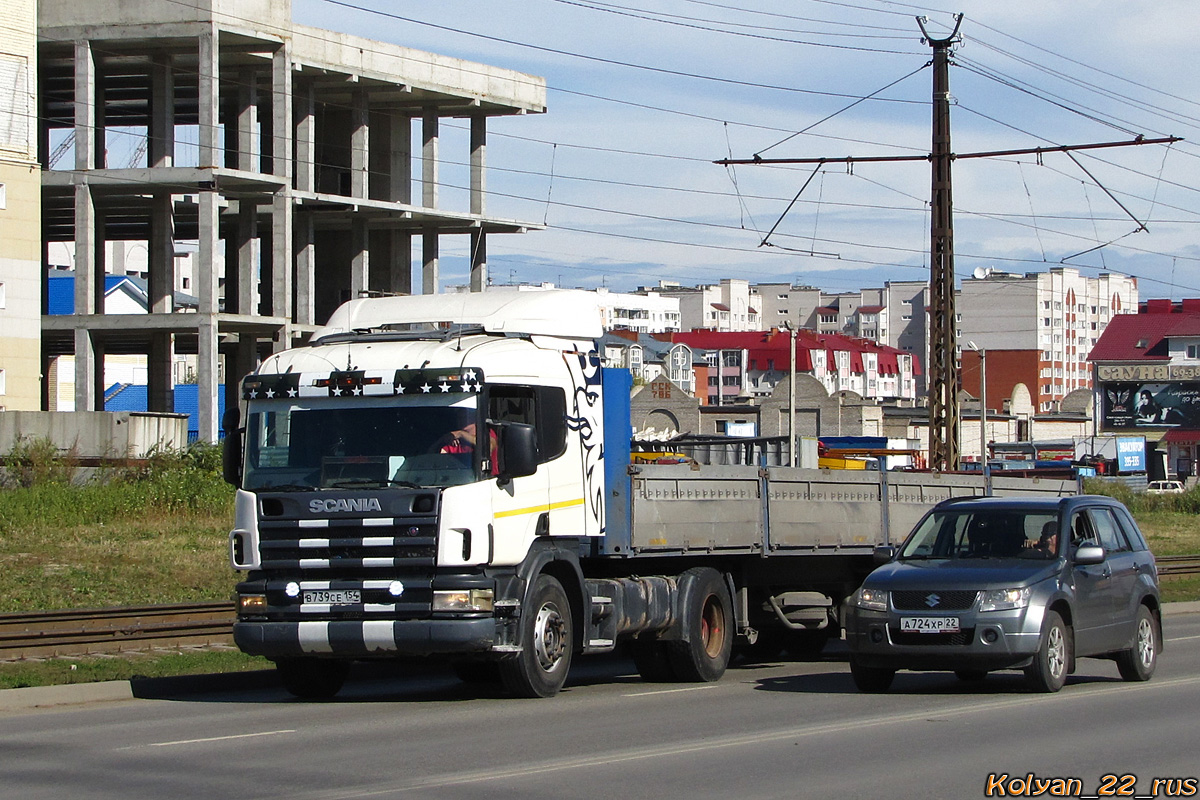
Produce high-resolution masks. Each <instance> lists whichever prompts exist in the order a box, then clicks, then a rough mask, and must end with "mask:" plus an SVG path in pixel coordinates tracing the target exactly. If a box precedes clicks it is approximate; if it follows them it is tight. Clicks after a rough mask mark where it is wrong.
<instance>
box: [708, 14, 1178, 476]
mask: <svg viewBox="0 0 1200 800" xmlns="http://www.w3.org/2000/svg"><path fill="white" fill-rule="evenodd" d="M962 19H963V16H962V14H956V15H955V16H954V31H953V32H952V33H951V34H950V35H949V36H947V37H946V38H944V39H934V38H932V37H930V36H929V33H928V32H927V31H926V30H925V20H924V18H923V17H918V18H917V24H918V25H919V26H920V27H921V34H922V35H923V36H924V41H925V43H926V44H928V45H929V46H930V47H932V48H933V60H932V61H931V62H930V64H931V66H932V67H933V150H932V152H930V153H929V154H928V155H920V156H915V155H914V156H839V157H833V158H825V157H815V158H763V157H762V156H761V155H757V154H756V155H755V156H754V157H752V158H722V159H719V160H717V161H714V162H713V163H714V164H720V165H721V166H726V167H728V166H735V165H747V166H771V165H780V164H815V165H817V168H818V169H820V168H821V167H824V166H825V165H829V164H848V165H853V164H856V163H858V164H870V163H875V164H880V163H891V162H901V161H929V162H930V164H931V165H932V190H933V196H932V197H931V198H930V205H931V209H932V214H931V217H932V220H931V224H930V228H931V230H930V233H931V242H930V263H929V272H930V276H929V291H930V301H929V354H928V355H929V360H928V362H927V364H926V367H927V373H928V375H929V467H930V468H931V469H934V470H938V471H945V470H957V469H958V468H959V460H960V459H959V457H960V448H959V438H960V431H959V420H960V414H959V406H958V325H957V322H956V320H955V313H954V218H953V210H954V204H953V197H952V194H951V176H950V167H951V165H952V164H953V163H954V161H960V160H962V159H969V158H995V157H997V156H1016V155H1036V156H1038V158H1039V159H1040V158H1041V157H1042V156H1043V155H1044V154H1048V153H1066V154H1067V156H1068V157H1070V158H1071V160H1072V161H1075V164H1076V165H1077V166H1078V167H1079V168H1080V169H1081V170H1083V171H1084V172H1085V173H1087V175H1088V177H1089V178H1092V180H1093V181H1095V178H1094V177H1093V176H1092V175H1091V173H1089V172H1087V169H1085V168H1084V167H1083V165H1082V164H1080V163H1079V162H1078V161H1077V160H1075V157H1074V156H1072V155H1071V152H1072V151H1075V150H1099V149H1105V148H1110V147H1132V146H1137V145H1148V144H1173V143H1175V142H1179V141H1182V139H1180V138H1179V137H1177V136H1164V137H1160V138H1155V139H1149V138H1146V137H1145V136H1138V137H1137V138H1135V139H1131V140H1127V141H1120V142H1096V143H1092V144H1065V145H1048V146H1045V147H1026V148H1020V149H1015V150H989V151H986V152H978V153H955V152H954V151H953V150H951V148H950V76H949V65H950V46H951V45H952V44H954V43H955V42H957V41H959V36H958V29H959V27H960V26H961V24H962ZM1039 163H1040V162H1039ZM815 174H816V173H815V172H814V173H813V175H815ZM811 180H812V176H809V182H811ZM1096 184H1097V185H1100V184H1099V181H1096ZM807 186H808V182H806V183H805V184H804V186H803V187H801V189H800V192H801V193H803V191H804V188H805V187H807ZM1100 188H1102V189H1103V188H1104V187H1103V186H1101V187H1100ZM1104 191H1105V192H1106V193H1107V194H1108V195H1109V197H1110V198H1112V200H1113V202H1115V203H1116V204H1117V205H1118V206H1120V208H1121V210H1122V211H1124V212H1125V213H1126V215H1128V216H1129V217H1130V218H1131V219H1132V220H1133V221H1134V222H1136V223H1137V225H1138V229H1139V230H1146V229H1147V228H1146V225H1145V224H1144V223H1143V222H1141V221H1140V220H1138V219H1137V218H1136V217H1134V216H1133V214H1132V213H1130V212H1129V210H1128V209H1127V208H1125V206H1123V205H1121V203H1120V201H1118V200H1117V199H1116V198H1115V197H1113V195H1112V194H1111V193H1110V192H1108V190H1107V189H1104ZM799 198H800V194H799V193H798V194H797V195H796V197H795V198H793V200H792V204H795V202H796V200H798V199H799ZM791 207H792V205H789V206H788V209H789V210H790V209H791ZM786 214H787V211H786V210H785V211H784V215H786ZM782 221H783V217H780V219H779V221H778V222H776V223H775V226H774V227H772V228H771V233H774V231H775V228H777V227H778V226H779V223H780V222H782ZM771 233H768V234H767V238H770V236H771ZM766 243H767V239H763V241H762V242H761V243H760V245H759V246H760V247H761V246H762V245H765V244H766ZM1103 246H1104V245H1101V247H1103ZM1093 249H1095V248H1093ZM1088 252H1090V251H1088ZM838 424H839V428H840V425H841V396H840V395H839V399H838ZM840 432H841V431H840V430H839V434H840Z"/></svg>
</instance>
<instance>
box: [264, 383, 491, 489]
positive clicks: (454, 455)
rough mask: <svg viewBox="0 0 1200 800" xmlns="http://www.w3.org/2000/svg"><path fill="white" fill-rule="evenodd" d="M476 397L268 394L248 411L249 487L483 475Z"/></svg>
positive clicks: (455, 480)
mask: <svg viewBox="0 0 1200 800" xmlns="http://www.w3.org/2000/svg"><path fill="white" fill-rule="evenodd" d="M476 409H477V405H476V402H475V397H474V396H469V397H466V398H464V397H463V396H462V395H457V396H456V397H454V398H450V397H445V398H439V397H436V396H430V397H414V398H411V399H405V400H404V401H403V402H401V403H398V402H397V401H396V399H395V398H393V397H387V398H379V399H378V400H375V399H374V398H347V399H345V400H340V399H334V398H331V399H328V400H325V399H321V400H317V401H305V400H300V401H295V400H265V401H258V402H251V403H250V406H249V413H248V414H247V416H246V468H245V477H244V479H243V486H244V488H246V489H249V490H264V489H266V490H270V489H278V490H290V491H303V490H307V489H336V488H344V487H354V488H361V487H368V488H381V487H384V486H413V487H417V486H453V485H456V484H463V483H471V482H472V481H475V480H477V479H478V475H479V474H480V472H479V459H478V458H476V457H475V454H474V432H475V426H476V423H477V411H476Z"/></svg>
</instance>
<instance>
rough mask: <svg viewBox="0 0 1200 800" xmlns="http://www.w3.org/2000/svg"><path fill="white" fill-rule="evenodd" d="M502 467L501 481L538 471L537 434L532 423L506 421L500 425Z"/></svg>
mask: <svg viewBox="0 0 1200 800" xmlns="http://www.w3.org/2000/svg"><path fill="white" fill-rule="evenodd" d="M499 444H500V446H499V451H500V452H499V456H500V468H499V470H497V476H498V477H499V478H500V481H501V483H507V482H508V481H510V480H512V479H513V478H521V477H524V476H526V475H532V474H533V473H535V472H537V466H538V452H537V434H536V431H534V429H533V426H532V425H526V424H524V423H520V422H506V423H504V424H502V425H501V426H500V442H499Z"/></svg>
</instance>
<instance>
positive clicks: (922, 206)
mask: <svg viewBox="0 0 1200 800" xmlns="http://www.w3.org/2000/svg"><path fill="white" fill-rule="evenodd" d="M952 12H962V13H963V14H964V15H965V18H964V20H963V23H962V27H961V34H962V36H963V42H962V43H961V45H959V46H958V47H957V48H956V50H955V66H953V67H952V68H951V74H950V82H951V93H952V95H953V98H954V102H955V105H954V107H953V108H952V111H951V118H952V127H953V148H954V150H955V151H956V152H958V153H968V152H977V151H982V150H996V149H1012V148H1023V147H1037V146H1048V145H1056V144H1079V143H1090V142H1106V141H1122V140H1128V139H1132V138H1134V137H1135V136H1137V135H1145V136H1146V137H1147V138H1155V137H1159V136H1164V135H1176V136H1181V137H1184V139H1185V140H1189V141H1184V142H1181V143H1178V144H1175V145H1173V146H1171V147H1170V148H1167V147H1163V146H1141V147H1128V148H1120V149H1111V150H1104V151H1095V152H1091V153H1079V154H1076V158H1077V159H1078V161H1079V164H1076V163H1075V162H1074V161H1073V160H1072V159H1071V158H1069V157H1068V156H1066V155H1063V154H1053V155H1046V156H1044V157H1043V158H1041V159H1040V160H1039V159H1038V158H1037V157H1036V156H1021V157H1019V158H1016V157H1008V158H996V159H987V160H983V159H976V160H970V161H967V160H964V161H960V162H957V163H956V166H955V171H954V200H955V208H956V212H955V249H956V254H957V258H956V272H957V273H958V274H959V275H960V276H969V275H970V274H971V272H972V270H974V269H975V268H977V267H994V268H997V269H1001V270H1006V271H1010V272H1018V273H1023V272H1036V271H1042V270H1045V269H1049V268H1050V267H1053V266H1059V265H1064V264H1065V265H1066V266H1075V267H1078V268H1080V269H1081V270H1082V271H1083V272H1084V273H1085V274H1095V273H1096V272H1099V271H1113V272H1123V273H1126V274H1132V275H1135V276H1138V277H1139V279H1140V286H1141V295H1142V297H1143V298H1145V297H1164V296H1174V297H1182V296H1188V297H1200V269H1198V267H1200V247H1198V246H1197V239H1196V233H1197V231H1200V94H1198V93H1197V91H1196V85H1197V79H1200V69H1198V68H1197V66H1196V46H1195V44H1194V32H1195V31H1196V30H1197V29H1200V4H1197V3H1194V2H1190V1H1189V0H1165V1H1164V2H1156V3H1150V2H1143V1H1141V0H1138V1H1137V2H1122V3H1113V2H1110V1H1106V0H1072V1H1071V2H1067V1H1066V0H1041V1H1040V2H1033V0H1009V2H1005V3H997V2H994V0H991V1H990V2H988V1H986V0H963V1H962V2H959V3H957V4H956V5H954V6H946V7H932V6H924V5H914V4H908V3H898V2H880V1H879V0H850V1H849V2H833V1H832V0H793V1H792V2H767V1H766V0H604V2H601V0H521V2H484V1H483V0H439V2H436V3H431V2H410V1H409V0H294V5H293V16H294V17H295V20H296V21H297V22H300V23H303V24H307V25H314V26H317V27H323V28H328V29H331V30H339V31H343V32H346V33H352V34H355V35H360V36H366V37H369V38H373V39H377V40H381V41H386V42H391V43H394V44H399V45H403V46H406V47H413V48H417V49H422V50H428V51H432V52H435V53H440V54H445V55H451V56H455V57H459V58H465V59H470V60H473V61H479V62H483V63H487V64H492V65H496V66H500V67H505V68H509V69H515V70H519V71H522V72H528V73H531V74H535V75H539V76H541V77H543V78H545V80H546V83H547V85H548V87H549V89H548V92H547V95H548V102H547V105H548V112H547V113H546V114H544V115H530V116H524V117H512V118H502V119H495V120H493V121H492V123H491V126H490V129H489V139H488V164H489V174H488V189H489V192H490V196H489V200H488V211H489V213H490V214H492V215H495V216H501V217H506V218H511V219H518V220H522V221H526V222H530V223H537V224H542V223H545V225H546V226H547V227H546V230H542V231H535V232H530V233H526V234H523V235H511V236H493V237H491V238H490V240H489V266H490V271H491V278H492V280H493V282H494V283H501V284H502V283H510V282H540V281H551V282H554V283H558V284H560V285H565V286H582V287H595V286H602V285H603V286H608V287H610V288H613V289H630V288H633V287H636V286H640V285H653V284H654V283H656V282H657V281H658V280H659V279H668V280H676V281H680V282H682V283H684V284H685V285H687V284H696V283H703V282H715V281H717V280H719V279H720V278H722V277H734V278H744V279H747V280H750V281H754V282H758V281H793V282H797V283H807V284H811V285H815V286H820V287H822V288H826V289H831V290H839V291H844V290H851V289H856V288H862V287H868V286H878V285H881V284H882V283H883V282H884V281H885V280H919V279H924V278H926V277H928V256H927V255H926V253H927V250H928V246H929V233H928V231H929V216H928V209H927V200H928V196H929V183H930V177H929V166H928V164H926V163H924V162H916V163H912V164H896V163H887V164H857V165H855V166H854V168H853V170H847V169H846V167H845V166H842V165H829V166H827V167H825V168H824V169H823V170H821V171H819V172H818V173H817V174H816V176H815V177H813V179H812V181H811V182H810V183H809V185H808V187H807V188H806V189H805V191H804V192H803V193H802V194H801V196H800V198H799V200H798V201H797V202H796V204H795V205H794V207H793V208H792V209H791V210H790V211H789V212H788V213H787V214H786V216H783V215H784V210H785V209H786V207H787V205H788V203H789V202H790V201H791V200H792V198H793V197H794V196H795V195H796V193H797V192H798V191H799V190H800V187H801V186H802V185H803V184H804V182H805V180H807V179H808V178H809V176H810V173H811V172H812V169H813V168H812V167H803V166H793V167H753V166H742V167H736V168H731V169H727V168H725V167H722V166H718V165H714V164H713V163H711V162H712V161H713V160H715V159H720V158H723V157H726V156H730V155H732V156H733V157H749V156H751V155H753V154H754V153H759V152H761V153H763V155H764V156H773V157H820V156H827V157H835V156H848V155H853V156H865V155H912V154H923V153H928V151H929V149H930V143H929V142H930V105H929V103H930V94H931V88H932V83H931V82H932V77H931V70H930V69H928V68H926V64H927V62H928V61H929V58H930V52H931V51H930V48H929V47H928V46H927V45H925V44H923V43H922V41H921V34H920V30H919V29H918V26H917V23H916V20H915V17H916V16H917V15H923V16H927V17H928V18H929V22H928V28H929V31H930V33H931V34H933V35H938V36H940V35H945V34H946V33H948V26H952V25H953V19H952ZM402 18H407V20H411V21H405V19H402ZM739 34H740V35H739ZM488 37H491V38H488ZM502 40H503V41H502ZM781 40H783V41H781ZM552 51H559V52H552ZM601 59H602V60H601ZM616 62H620V63H616ZM893 83H894V84H895V85H894V86H891V88H888V89H886V90H885V91H883V92H880V93H879V94H878V95H876V97H875V98H873V99H870V100H866V101H864V102H861V103H857V104H854V103H855V101H856V100H857V99H859V98H862V97H864V96H866V95H870V94H872V93H875V92H878V91H879V90H880V89H882V88H883V87H885V86H888V85H889V84H893ZM852 104H854V105H852ZM848 106H852V107H850V108H847V107H848ZM835 112H840V113H835ZM831 115H833V116H832V117H831V118H829V119H826V117H830V116H831ZM800 131H804V132H803V133H799V135H793V134H797V132H800ZM788 137H791V138H788ZM785 138H786V139H787V141H784V142H783V143H781V144H777V145H776V143H777V142H780V141H781V140H784V139H785ZM1192 140H1194V141H1195V143H1193V141H1192ZM772 145H775V146H772ZM442 153H443V157H444V158H445V159H446V160H447V162H449V163H446V164H445V165H444V166H443V176H444V180H445V182H446V184H447V185H446V186H444V187H443V189H442V192H441V195H442V198H443V205H444V206H445V207H446V208H449V209H453V210H466V203H467V198H466V193H465V192H463V191H461V190H456V189H455V188H454V186H461V185H465V182H466V173H465V169H464V168H462V167H461V166H459V165H456V164H454V163H452V162H455V161H459V162H461V161H465V159H466V155H467V145H466V130H465V128H464V127H462V125H461V123H453V124H448V125H446V126H445V127H444V128H443V145H442ZM1080 165H1082V166H1080ZM1089 173H1090V174H1089ZM1110 195H1111V196H1110ZM781 216H782V217H783V218H782V219H781ZM1135 219H1136V220H1137V221H1135ZM777 221H778V223H779V224H778V228H777V230H776V232H775V234H774V235H773V236H772V237H771V239H770V242H771V243H772V244H774V245H777V246H774V247H771V246H767V247H762V246H760V243H761V242H762V240H763V238H764V236H765V235H766V233H767V231H768V230H769V229H770V228H771V227H772V226H773V225H775V224H776V222H777ZM1139 223H1145V225H1146V227H1147V228H1148V229H1149V230H1148V231H1143V232H1139V233H1136V234H1135V233H1133V231H1135V230H1137V229H1138V227H1139ZM459 238H462V241H461V242H460V241H458V239H459ZM1114 240H1118V241H1115V243H1112V244H1107V246H1104V247H1098V246H1099V245H1101V244H1105V243H1108V242H1113V241H1114ZM1093 248H1098V249H1094V250H1093ZM1088 250H1091V251H1092V252H1088V253H1086V254H1084V255H1077V254H1079V253H1082V252H1084V251H1088ZM466 251H467V242H466V239H465V238H464V237H453V238H447V239H445V240H444V245H443V262H442V272H443V280H444V283H460V282H464V281H465V275H466ZM1064 259H1066V260H1065V262H1064Z"/></svg>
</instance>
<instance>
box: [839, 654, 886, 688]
mask: <svg viewBox="0 0 1200 800" xmlns="http://www.w3.org/2000/svg"><path fill="white" fill-rule="evenodd" d="M850 677H852V678H854V685H855V686H856V687H857V688H858V690H859V691H860V692H865V693H867V694H882V693H883V692H886V691H887V690H888V689H889V688H891V686H892V680H893V679H895V677H896V670H894V669H888V668H886V667H867V666H864V665H862V664H860V663H858V661H857V660H856V659H855V658H854V657H853V656H851V657H850Z"/></svg>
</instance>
